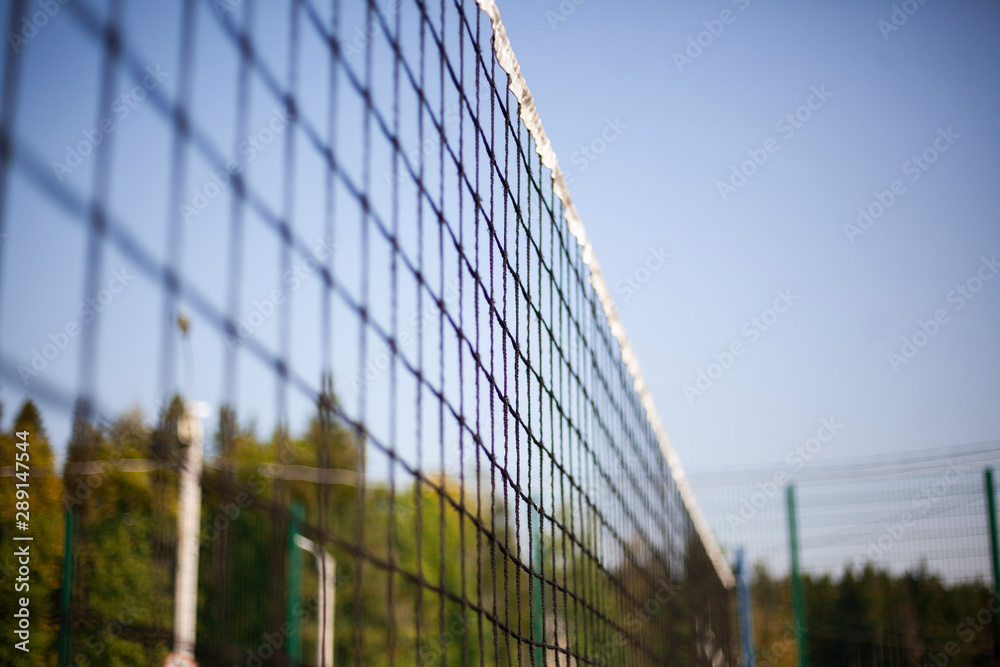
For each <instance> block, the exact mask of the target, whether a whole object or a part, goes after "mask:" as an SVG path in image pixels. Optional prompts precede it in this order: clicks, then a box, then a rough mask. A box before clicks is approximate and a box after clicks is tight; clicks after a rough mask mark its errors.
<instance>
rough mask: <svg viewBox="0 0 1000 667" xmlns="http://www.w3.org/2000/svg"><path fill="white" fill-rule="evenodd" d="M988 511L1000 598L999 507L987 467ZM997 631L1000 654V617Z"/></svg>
mask: <svg viewBox="0 0 1000 667" xmlns="http://www.w3.org/2000/svg"><path fill="white" fill-rule="evenodd" d="M986 511H987V512H989V514H990V516H989V521H990V522H989V526H990V547H991V550H992V552H993V597H994V599H996V600H1000V547H998V546H997V508H996V496H995V495H994V493H993V469H992V468H986ZM993 627H994V628H995V629H996V633H997V648H996V650H997V653H998V654H1000V619H997V618H995V617H994V619H993Z"/></svg>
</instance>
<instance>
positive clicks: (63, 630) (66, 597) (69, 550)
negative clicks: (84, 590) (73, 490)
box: [57, 509, 74, 667]
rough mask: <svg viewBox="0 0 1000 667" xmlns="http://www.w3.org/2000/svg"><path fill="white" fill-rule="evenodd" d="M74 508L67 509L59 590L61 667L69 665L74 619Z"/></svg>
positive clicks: (59, 660) (59, 661)
mask: <svg viewBox="0 0 1000 667" xmlns="http://www.w3.org/2000/svg"><path fill="white" fill-rule="evenodd" d="M73 524H74V517H73V510H72V509H69V510H67V511H66V537H65V543H64V547H63V572H62V575H63V576H62V590H60V591H59V659H58V662H57V664H58V665H59V667H69V664H70V662H69V648H70V645H71V644H70V633H71V632H72V620H71V619H70V615H69V602H70V595H71V594H72V592H73V544H74V540H73V531H74V525H73Z"/></svg>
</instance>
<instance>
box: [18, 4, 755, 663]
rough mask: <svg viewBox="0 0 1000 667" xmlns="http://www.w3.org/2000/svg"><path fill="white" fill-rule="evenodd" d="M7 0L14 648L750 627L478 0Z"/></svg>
mask: <svg viewBox="0 0 1000 667" xmlns="http://www.w3.org/2000/svg"><path fill="white" fill-rule="evenodd" d="M6 9H7V10H8V12H7V16H6V18H5V21H6V29H5V33H9V34H11V35H14V38H12V39H10V40H9V41H10V48H9V49H7V50H5V51H4V53H3V62H2V67H3V82H2V95H3V97H2V101H0V276H2V287H0V341H2V342H0V372H2V379H3V389H4V402H5V403H6V405H7V406H8V408H10V407H13V406H15V405H22V407H21V408H20V409H19V411H18V413H17V415H16V417H15V418H14V423H13V424H12V427H11V429H10V431H9V433H5V434H4V436H3V437H4V439H5V440H4V448H3V451H4V452H5V455H6V453H7V452H14V451H16V447H17V444H18V442H22V441H21V440H19V437H20V436H17V435H16V433H25V434H27V435H26V441H27V444H25V449H27V450H29V451H30V452H31V456H32V457H33V458H32V460H31V477H30V482H27V483H30V485H31V490H32V493H33V494H34V495H33V496H32V501H31V502H32V503H34V504H33V505H32V514H31V524H30V527H28V528H23V529H22V528H20V527H18V526H17V525H15V523H14V517H11V516H8V515H7V514H6V512H7V508H8V507H10V506H13V500H12V498H7V497H6V496H3V497H2V498H0V500H2V501H3V502H4V505H3V507H4V512H5V513H4V515H3V522H2V526H0V538H2V540H3V541H4V543H5V544H7V543H8V542H9V540H10V539H11V536H12V535H19V534H22V533H18V531H19V530H21V531H23V533H24V534H27V533H30V534H32V535H33V536H34V537H36V538H37V541H35V542H34V548H35V553H36V559H35V560H33V561H32V563H33V565H32V567H33V568H34V569H32V572H31V574H30V578H31V583H32V586H33V587H32V591H34V592H33V594H32V595H33V597H32V599H31V602H30V604H31V613H32V614H33V616H32V618H33V619H34V623H35V625H34V626H33V634H32V639H31V641H32V642H33V643H32V648H33V651H32V653H31V654H30V655H26V654H22V653H18V652H16V651H15V649H13V648H12V647H11V646H10V645H8V644H7V643H4V645H3V646H0V656H2V660H3V661H4V662H7V661H8V660H10V661H11V662H14V661H16V662H15V663H14V664H46V665H48V664H53V659H52V656H56V655H57V656H58V662H59V664H61V665H70V664H72V665H119V664H150V665H153V664H161V663H162V662H163V660H164V657H165V656H166V655H167V653H168V652H170V651H171V650H178V651H180V652H181V653H186V652H192V651H193V653H194V654H195V656H196V657H197V659H198V660H199V661H200V662H201V664H210V665H232V664H239V665H260V664H286V665H290V664H327V665H329V664H333V663H334V662H335V663H336V664H356V665H383V664H384V665H410V664H414V665H438V664H440V665H452V664H506V665H515V664H516V665H518V666H521V665H543V664H544V665H566V666H567V667H568V666H570V665H647V664H649V665H653V664H656V665H660V664H668V665H714V666H718V665H723V664H730V665H735V664H738V660H739V657H738V654H737V650H736V647H737V643H736V634H735V632H734V627H735V616H734V615H733V613H734V606H733V605H734V598H733V597H732V595H731V591H732V588H731V584H732V577H731V574H730V571H729V568H728V565H727V564H726V562H725V560H724V559H723V558H722V555H721V552H720V551H719V550H718V547H717V546H716V545H715V543H714V541H713V539H712V538H711V535H710V533H709V531H708V530H707V527H706V526H705V524H704V523H703V522H702V520H701V518H700V515H699V514H698V512H697V509H696V507H695V505H694V503H693V496H692V495H691V492H690V489H689V488H688V486H687V485H686V482H685V481H684V477H683V475H682V474H680V468H679V467H678V465H677V462H676V458H675V457H674V455H673V452H672V451H671V449H670V446H669V443H668V441H667V440H666V437H665V436H664V434H663V430H662V427H661V425H660V422H659V420H658V418H657V416H656V413H655V409H654V408H653V405H652V402H651V400H650V398H649V396H648V394H647V392H646V389H645V384H644V382H643V380H642V376H641V374H640V373H639V370H638V366H637V364H636V361H635V358H634V355H633V354H632V352H631V349H630V347H629V346H628V341H627V339H626V338H625V336H624V332H623V330H622V328H621V325H620V323H619V322H618V321H617V318H616V317H615V312H614V305H613V303H612V302H611V299H610V296H609V294H608V290H607V288H606V286H605V285H604V282H603V280H602V279H601V274H600V269H599V266H598V264H597V262H596V260H595V258H594V251H593V249H592V248H591V247H590V245H589V243H588V241H587V239H586V235H585V233H584V230H583V227H582V225H581V223H580V220H579V217H578V215H577V213H576V211H575V209H574V208H573V205H572V202H571V200H570V197H569V193H568V190H567V189H566V186H565V182H564V181H563V178H562V175H561V172H560V171H559V168H558V165H557V162H556V160H555V156H554V155H553V154H552V151H551V148H550V146H549V144H548V140H547V139H546V138H545V133H544V130H543V129H542V126H541V122H540V121H539V119H538V116H537V113H536V112H535V109H534V105H533V103H532V101H531V96H530V94H529V93H528V90H527V87H526V85H525V83H524V79H523V78H522V76H521V73H520V70H519V68H518V66H517V62H516V58H515V57H514V55H513V51H512V50H511V48H510V44H509V42H508V40H507V38H506V35H505V32H504V30H503V26H502V23H501V22H500V19H499V12H498V11H497V9H496V7H495V6H494V5H493V3H492V2H485V1H481V2H479V3H475V2H472V1H471V0H442V2H440V3H438V4H433V3H429V2H425V1H424V0H402V1H398V2H397V1H393V0H390V1H387V2H385V3H384V4H377V3H375V2H374V1H372V0H369V1H368V2H361V1H354V2H348V1H346V0H345V1H343V2H340V1H338V0H333V1H332V2H327V3H322V4H321V3H319V2H315V1H313V0H292V1H288V2H281V3H276V2H254V1H253V0H204V1H199V0H184V1H183V2H178V3H130V2H124V1H122V0H108V1H99V0H76V1H72V2H65V3H64V2H61V1H52V2H38V3H29V2H26V1H25V0H15V1H14V2H11V3H9V5H8V6H7V8H6ZM92 84H96V85H92ZM26 399H30V401H31V402H28V403H23V401H24V400H26ZM205 401H207V402H208V403H209V404H210V405H207V406H206V405H205V404H204V402H205ZM202 429H204V434H202ZM64 443H66V444H65V448H64ZM202 447H204V450H205V456H204V465H203V466H202V465H201V463H200V459H201V448H202ZM2 464H3V465H4V466H13V465H14V463H13V461H12V460H10V461H4V462H3V463H2ZM7 472H8V474H9V475H16V474H17V472H18V470H17V469H16V467H15V468H11V469H9V470H7ZM199 475H200V480H199ZM8 481H11V479H4V482H5V485H4V489H3V491H2V493H4V494H8V493H10V494H13V486H12V485H9V484H6V482H8ZM8 500H11V502H10V503H8V502H7V501H8ZM190 507H194V508H195V511H194V513H193V516H194V517H195V519H196V521H194V523H193V524H192V523H191V522H186V521H185V518H184V517H185V516H189V517H190V516H192V515H191V513H190V512H189V511H188V510H187V509H186V508H190ZM199 515H200V516H199ZM185 545H187V546H185ZM192 545H193V546H192ZM188 547H191V548H188ZM192 562H193V563H194V569H193V570H192V568H191V565H192ZM16 571H17V570H16V566H15V567H14V569H13V570H12V569H10V568H9V563H7V564H5V566H4V577H5V579H6V580H7V581H8V583H9V582H10V581H11V579H12V578H13V577H14V575H15V574H16ZM5 585H7V584H5ZM189 594H190V595H189ZM0 599H2V600H3V605H5V606H4V608H3V609H2V610H0V611H2V612H3V613H2V617H3V621H0V627H2V628H3V631H4V632H3V634H4V635H5V636H9V631H10V630H11V627H10V625H9V624H10V623H11V619H12V618H13V611H14V608H15V605H16V604H17V603H16V602H15V601H14V599H13V598H12V597H11V596H9V595H8V594H7V592H6V591H5V593H4V594H3V596H0ZM8 612H10V613H8ZM191 641H193V642H194V645H193V648H192V647H191V646H190V645H189V642H191Z"/></svg>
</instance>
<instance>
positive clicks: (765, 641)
mask: <svg viewBox="0 0 1000 667" xmlns="http://www.w3.org/2000/svg"><path fill="white" fill-rule="evenodd" d="M825 435H827V436H828V437H827V439H828V440H829V438H830V437H832V436H831V435H830V434H825ZM820 449H822V443H821V442H820V441H819V439H815V438H814V439H812V441H810V442H807V443H806V444H805V445H803V446H801V447H799V448H796V449H795V450H793V451H792V452H791V453H790V456H789V457H788V458H787V459H786V460H785V461H784V462H783V464H782V465H781V466H778V467H775V468H767V469H764V468H762V469H759V470H732V469H729V470H722V469H720V470H713V471H701V472H699V473H697V474H693V475H692V476H691V480H692V484H693V486H694V488H695V489H696V491H697V492H698V497H699V499H700V500H701V502H702V507H703V508H704V511H705V516H706V519H707V520H708V522H709V523H710V524H711V525H712V527H713V530H714V531H715V534H716V535H717V536H718V538H719V541H720V543H721V544H722V545H723V548H724V549H725V550H726V552H727V553H728V554H730V555H732V556H735V555H736V554H737V553H741V554H742V556H741V559H742V561H743V563H742V566H741V567H740V568H739V569H740V570H742V572H741V577H740V579H741V582H742V583H745V585H746V586H747V587H748V591H747V601H746V603H745V604H744V608H743V613H742V618H743V622H744V625H747V626H752V628H753V633H752V637H753V645H752V647H750V650H749V651H748V652H749V653H751V654H752V655H753V656H754V657H755V658H756V664H757V665H793V664H803V663H802V662H799V659H800V657H799V651H800V648H801V647H804V652H805V658H806V659H807V663H805V664H810V665H845V664H851V665H925V664H935V665H936V664H938V663H942V661H943V663H942V664H944V663H946V664H948V665H988V664H996V663H997V659H998V649H1000V623H998V619H997V612H998V611H1000V608H997V607H998V604H997V603H998V601H1000V597H998V596H997V592H996V588H995V585H996V578H995V574H994V570H995V569H996V567H997V564H996V563H997V552H996V543H995V540H996V523H995V522H996V510H995V503H996V499H997V495H996V489H995V485H994V486H993V488H991V487H990V485H991V484H992V479H991V477H992V472H991V471H992V470H994V469H995V466H996V465H997V464H998V463H1000V443H997V442H984V443H978V444H975V445H969V446H964V447H957V448H950V449H944V450H932V451H926V452H913V453H908V454H906V455H902V456H874V457H863V458H858V459H851V460H840V461H837V460H821V459H819V458H818V457H817V455H818V454H819V450H820ZM988 473H989V474H988ZM988 478H990V481H989V482H988V481H987V480H988ZM991 496H992V498H993V503H992V504H991V502H990V498H991ZM991 517H992V518H991ZM793 535H794V536H795V540H794V541H793V539H792V536H793ZM796 561H797V562H796ZM796 580H798V582H799V590H801V594H800V595H801V597H800V598H799V599H798V600H796V593H795V588H796V587H795V582H796ZM748 639H749V637H748ZM748 662H749V661H748Z"/></svg>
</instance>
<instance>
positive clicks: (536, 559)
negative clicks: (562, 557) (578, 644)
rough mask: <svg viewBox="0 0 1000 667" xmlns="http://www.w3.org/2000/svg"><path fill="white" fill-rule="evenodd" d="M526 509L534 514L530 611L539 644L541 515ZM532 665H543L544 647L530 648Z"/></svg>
mask: <svg viewBox="0 0 1000 667" xmlns="http://www.w3.org/2000/svg"><path fill="white" fill-rule="evenodd" d="M528 511H529V512H531V513H532V514H533V515H534V519H535V521H534V526H532V538H533V540H532V545H531V570H532V574H531V611H532V621H533V624H532V627H531V635H532V637H531V638H532V640H534V641H535V642H537V643H539V644H544V643H545V609H544V605H543V604H542V579H541V576H542V575H541V571H542V528H541V521H542V515H541V514H540V513H539V512H538V511H536V510H535V508H533V507H529V508H528ZM532 655H533V661H534V667H543V665H545V649H544V648H542V647H541V646H538V645H536V646H535V647H534V648H533V649H532Z"/></svg>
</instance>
